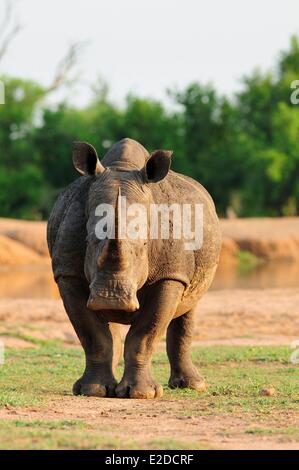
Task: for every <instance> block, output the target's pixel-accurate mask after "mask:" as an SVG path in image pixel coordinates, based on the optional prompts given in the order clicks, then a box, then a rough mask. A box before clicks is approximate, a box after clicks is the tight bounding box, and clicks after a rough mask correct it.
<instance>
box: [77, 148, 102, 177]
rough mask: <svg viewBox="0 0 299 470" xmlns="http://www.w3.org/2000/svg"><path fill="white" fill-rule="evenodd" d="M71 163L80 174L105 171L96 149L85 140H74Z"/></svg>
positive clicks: (93, 173)
mask: <svg viewBox="0 0 299 470" xmlns="http://www.w3.org/2000/svg"><path fill="white" fill-rule="evenodd" d="M73 163H74V167H75V168H76V170H77V171H79V173H81V174H82V175H95V174H98V173H103V171H105V168H104V167H103V165H102V164H101V162H100V161H99V159H98V154H97V151H96V149H95V148H94V147H93V146H92V145H90V144H88V143H87V142H74V144H73Z"/></svg>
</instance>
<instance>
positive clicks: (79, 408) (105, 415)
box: [0, 396, 299, 450]
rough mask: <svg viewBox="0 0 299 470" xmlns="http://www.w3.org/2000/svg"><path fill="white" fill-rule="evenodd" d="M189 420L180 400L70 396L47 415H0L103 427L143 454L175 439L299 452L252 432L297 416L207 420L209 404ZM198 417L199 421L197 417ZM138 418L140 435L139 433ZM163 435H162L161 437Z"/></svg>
mask: <svg viewBox="0 0 299 470" xmlns="http://www.w3.org/2000/svg"><path fill="white" fill-rule="evenodd" d="M187 406H188V409H189V412H190V414H189V415H188V414H187V415H186V402H185V401H178V400H166V399H165V398H164V399H160V400H159V399H156V400H155V401H154V402H153V401H151V400H132V399H130V400H125V399H111V398H105V399H101V398H100V399H98V398H90V397H89V398H88V397H84V406H83V403H82V398H78V397H73V396H67V397H62V398H61V397H60V399H59V407H58V403H57V401H53V402H52V403H49V405H48V406H47V409H46V410H41V409H37V408H29V409H22V408H12V407H5V408H2V409H0V420H1V419H8V420H9V419H11V420H16V419H19V420H47V421H51V420H59V419H60V420H61V419H64V420H66V419H67V420H78V419H80V420H83V421H84V423H86V425H87V426H88V432H89V433H92V429H96V428H98V427H99V426H100V427H101V431H102V432H103V433H104V434H105V437H106V438H109V437H110V438H111V440H112V441H113V440H116V441H117V440H118V441H119V440H120V441H122V440H124V436H126V439H127V440H128V441H133V442H135V443H137V444H139V445H140V447H141V448H144V443H145V442H149V441H156V440H157V438H158V440H160V441H161V440H163V439H168V440H169V439H172V440H174V441H177V442H180V443H182V444H185V445H186V444H187V445H189V446H191V447H192V443H193V444H199V443H200V444H201V445H203V446H204V447H205V448H218V449H272V448H275V449H282V450H287V449H298V448H299V444H298V442H296V441H292V440H291V439H284V437H283V436H282V435H277V436H275V435H274V436H260V435H255V434H249V433H248V430H251V429H256V428H263V429H265V428H266V429H270V430H271V429H274V428H276V429H277V428H279V429H281V430H282V434H283V429H284V428H286V427H290V426H294V427H295V426H296V425H297V424H298V416H297V415H296V414H295V413H294V412H287V413H285V414H284V416H282V415H281V414H279V415H275V413H274V414H273V415H272V416H271V418H267V423H266V424H265V417H264V416H263V415H252V414H248V413H240V414H234V415H231V414H217V415H215V414H205V413H206V412H207V411H208V403H207V402H206V401H205V400H201V401H200V402H199V401H198V400H197V401H196V402H194V403H193V404H192V403H188V405H187ZM194 414H195V415H194ZM136 418H138V423H141V422H142V425H138V433H136ZM157 430H159V432H157Z"/></svg>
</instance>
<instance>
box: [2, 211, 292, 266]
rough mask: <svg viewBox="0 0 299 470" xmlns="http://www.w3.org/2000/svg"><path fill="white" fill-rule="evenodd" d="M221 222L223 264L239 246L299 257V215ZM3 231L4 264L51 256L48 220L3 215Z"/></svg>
mask: <svg viewBox="0 0 299 470" xmlns="http://www.w3.org/2000/svg"><path fill="white" fill-rule="evenodd" d="M220 224H221V228H222V233H223V246H222V253H221V261H220V265H228V264H237V262H238V259H237V253H238V252H239V251H240V250H244V251H249V252H251V253H252V254H254V255H255V256H257V257H259V258H262V259H264V260H266V261H281V260H288V261H298V260H299V217H285V218H252V219H231V220H224V219H222V220H221V221H220ZM0 235H1V243H0V266H2V267H3V266H7V265H14V266H18V265H25V264H29V265H30V264H32V263H36V262H38V263H42V262H44V261H45V260H46V259H47V258H48V256H49V255H48V247H47V243H46V222H27V221H22V220H14V219H0ZM10 241H12V242H15V243H17V245H16V244H15V243H10ZM22 248H23V250H22Z"/></svg>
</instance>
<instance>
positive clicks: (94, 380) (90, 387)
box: [73, 364, 117, 397]
mask: <svg viewBox="0 0 299 470" xmlns="http://www.w3.org/2000/svg"><path fill="white" fill-rule="evenodd" d="M116 385H117V382H116V380H115V378H114V377H113V375H112V374H111V373H110V371H106V370H103V368H102V367H101V366H95V365H94V364H92V365H88V366H87V367H86V369H85V372H84V374H83V375H82V377H80V379H78V380H77V381H76V382H75V383H74V385H73V394H74V395H85V396H89V397H115V388H116Z"/></svg>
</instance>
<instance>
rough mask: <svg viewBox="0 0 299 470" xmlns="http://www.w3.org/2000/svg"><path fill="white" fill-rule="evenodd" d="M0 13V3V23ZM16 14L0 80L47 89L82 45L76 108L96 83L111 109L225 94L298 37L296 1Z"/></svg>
mask: <svg viewBox="0 0 299 470" xmlns="http://www.w3.org/2000/svg"><path fill="white" fill-rule="evenodd" d="M2 11H3V0H1V5H0V19H1V18H2ZM17 13H18V17H19V19H20V22H21V23H22V25H23V29H22V31H21V32H20V34H19V35H18V37H17V38H16V39H15V40H14V42H13V44H12V45H11V47H10V50H9V54H8V55H7V56H6V57H5V59H4V60H3V62H2V63H1V70H0V73H3V72H4V73H7V74H12V75H17V76H21V77H27V78H33V79H36V80H38V81H40V82H42V83H44V84H47V83H49V82H50V81H51V78H52V77H53V75H54V72H55V67H56V66H57V63H58V62H59V60H60V59H61V57H62V56H63V54H64V52H65V51H66V50H67V48H68V46H69V44H70V43H71V42H73V41H79V40H88V41H89V45H88V46H87V48H86V49H85V51H84V53H83V55H82V57H81V61H80V65H79V67H78V68H79V69H80V71H81V79H82V83H81V84H80V86H78V87H77V90H76V94H75V95H74V97H73V99H74V101H75V102H77V103H80V104H81V103H82V104H84V102H85V101H86V100H87V99H88V96H89V91H88V90H89V85H90V84H91V83H92V82H94V81H95V80H96V78H97V76H99V75H100V76H101V77H103V78H104V79H105V80H106V81H107V82H108V84H109V87H110V89H111V96H112V98H113V99H114V100H115V101H121V100H122V99H123V98H124V96H125V95H126V94H127V93H128V92H134V93H137V94H139V95H142V96H152V97H156V98H163V97H165V89H166V88H173V87H178V88H184V87H185V86H186V85H187V84H189V83H190V82H191V81H200V82H201V83H205V82H208V81H212V82H213V83H214V84H215V86H216V87H217V89H218V90H219V91H220V92H223V93H231V92H233V91H235V90H236V89H237V88H238V87H239V79H240V78H241V77H242V76H243V75H244V74H246V73H249V72H250V71H252V69H253V68H255V67H256V66H259V67H261V68H262V69H268V68H270V67H271V66H272V65H273V64H274V61H275V58H276V57H277V54H278V52H279V51H280V50H281V49H284V48H286V47H287V46H288V44H289V38H290V36H291V34H294V33H296V34H299V23H298V18H299V2H298V0H275V1H274V0H246V1H245V0H206V1H203V0H19V1H18V3H17ZM0 23H1V21H0ZM298 78H299V77H298Z"/></svg>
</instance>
